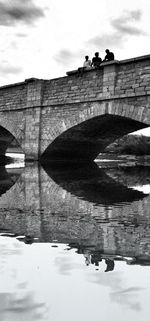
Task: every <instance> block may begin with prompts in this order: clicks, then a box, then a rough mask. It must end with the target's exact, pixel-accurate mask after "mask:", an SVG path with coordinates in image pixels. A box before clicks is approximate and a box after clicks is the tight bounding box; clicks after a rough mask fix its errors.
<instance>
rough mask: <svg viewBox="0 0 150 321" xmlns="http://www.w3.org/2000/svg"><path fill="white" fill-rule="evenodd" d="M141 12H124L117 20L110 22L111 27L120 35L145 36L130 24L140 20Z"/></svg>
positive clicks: (140, 30)
mask: <svg viewBox="0 0 150 321" xmlns="http://www.w3.org/2000/svg"><path fill="white" fill-rule="evenodd" d="M141 15H142V13H141V11H140V10H135V11H127V10H126V11H124V13H123V15H122V16H121V17H119V18H117V19H112V20H111V25H112V27H114V28H115V29H116V31H118V32H119V33H121V34H126V35H128V34H129V35H145V34H146V33H145V32H144V31H143V30H142V29H140V28H138V27H136V26H132V25H131V24H132V23H134V22H139V21H140V19H141Z"/></svg>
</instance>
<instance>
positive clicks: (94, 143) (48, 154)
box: [41, 114, 149, 161]
mask: <svg viewBox="0 0 150 321" xmlns="http://www.w3.org/2000/svg"><path fill="white" fill-rule="evenodd" d="M146 127H149V125H148V124H144V123H142V122H139V121H137V120H134V119H131V118H127V117H123V116H119V115H111V114H104V115H100V116H97V117H93V118H91V119H88V120H86V121H84V122H82V123H80V124H78V125H75V126H73V127H72V128H69V129H68V130H66V131H65V132H63V133H62V134H61V135H60V136H58V137H57V138H56V139H55V140H54V141H53V142H52V143H51V144H50V145H49V146H48V147H47V149H46V150H45V151H44V153H43V155H42V157H41V160H42V161H93V160H94V159H95V158H96V157H97V156H98V154H99V153H103V152H104V150H105V148H106V147H107V146H108V145H110V144H112V143H113V142H114V141H115V140H116V139H119V138H120V137H122V136H124V135H127V134H129V133H132V132H134V131H137V130H140V129H144V128H146Z"/></svg>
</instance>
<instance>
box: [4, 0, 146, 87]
mask: <svg viewBox="0 0 150 321" xmlns="http://www.w3.org/2000/svg"><path fill="white" fill-rule="evenodd" d="M149 12H150V1H149V0H126V1H121V0H92V1H89V0H0V29H1V37H0V62H1V63H0V86H2V85H5V84H10V83H15V82H20V81H24V80H25V79H27V78H30V77H36V78H40V79H41V78H42V79H52V78H57V77H61V76H65V75H66V72H67V71H69V70H74V69H77V68H78V67H79V66H82V65H83V61H84V57H85V55H89V57H90V58H92V57H93V55H94V53H95V51H99V53H100V56H101V57H102V58H104V56H105V49H106V48H109V49H110V50H111V51H113V52H114V54H115V59H117V60H122V59H127V58H132V57H138V56H141V55H147V54H150V30H149V29H150V28H149V27H150V18H149Z"/></svg>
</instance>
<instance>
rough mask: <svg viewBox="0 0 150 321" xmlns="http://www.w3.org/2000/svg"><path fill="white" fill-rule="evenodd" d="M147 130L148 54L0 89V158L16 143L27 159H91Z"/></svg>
mask: <svg viewBox="0 0 150 321" xmlns="http://www.w3.org/2000/svg"><path fill="white" fill-rule="evenodd" d="M148 126H150V55H146V56H141V57H137V58H132V59H128V60H122V61H116V60H115V61H112V62H107V63H102V64H101V67H100V69H99V70H96V69H91V70H88V71H85V72H84V73H83V75H80V74H79V73H78V71H77V70H74V71H71V72H68V73H67V76H66V77H62V78H57V79H51V80H43V79H35V78H30V79H27V80H25V81H24V82H21V83H16V84H12V85H7V86H3V87H0V154H1V155H4V154H5V152H6V150H7V148H8V147H9V146H10V145H11V144H12V142H13V141H14V140H16V141H17V142H18V144H19V146H20V147H21V148H22V151H23V152H24V154H25V157H26V159H33V160H39V159H41V158H43V160H44V159H46V160H47V159H49V160H56V159H65V160H66V159H69V160H72V159H73V160H74V159H77V160H85V159H86V160H93V159H95V158H96V156H97V155H98V154H99V153H100V152H103V151H104V149H105V147H106V146H107V145H109V144H110V143H112V142H113V141H114V140H115V139H117V138H119V137H120V136H123V135H125V134H127V133H130V132H133V131H135V130H138V129H142V128H145V127H148Z"/></svg>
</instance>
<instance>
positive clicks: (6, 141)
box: [0, 114, 24, 155]
mask: <svg viewBox="0 0 150 321" xmlns="http://www.w3.org/2000/svg"><path fill="white" fill-rule="evenodd" d="M23 139H24V132H23V131H22V130H21V128H20V127H19V126H16V124H15V123H14V121H12V120H11V119H9V117H8V114H7V116H5V115H2V114H1V117H0V154H1V155H4V154H5V152H6V150H7V148H8V147H9V146H10V144H11V143H12V142H13V141H16V144H18V147H20V148H21V149H22V150H23V147H22V142H23Z"/></svg>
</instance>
